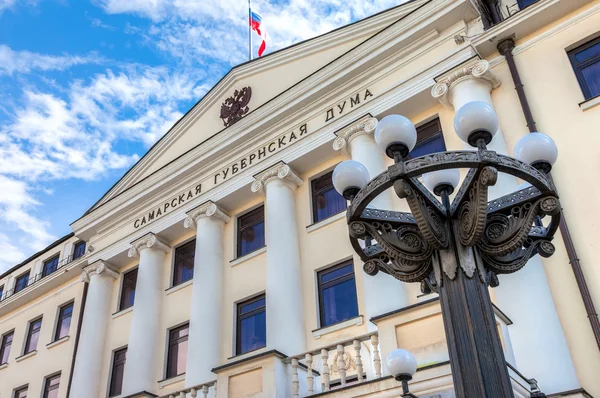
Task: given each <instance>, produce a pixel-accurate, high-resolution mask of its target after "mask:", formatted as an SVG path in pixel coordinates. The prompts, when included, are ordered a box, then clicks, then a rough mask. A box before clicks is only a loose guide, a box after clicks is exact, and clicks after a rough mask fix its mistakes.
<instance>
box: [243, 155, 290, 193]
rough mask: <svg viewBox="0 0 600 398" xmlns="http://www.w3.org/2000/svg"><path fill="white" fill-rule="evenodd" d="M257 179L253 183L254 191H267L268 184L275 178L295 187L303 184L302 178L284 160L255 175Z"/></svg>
mask: <svg viewBox="0 0 600 398" xmlns="http://www.w3.org/2000/svg"><path fill="white" fill-rule="evenodd" d="M254 178H255V179H256V181H254V182H253V183H252V187H251V189H252V192H263V193H264V192H265V190H266V187H267V185H268V184H269V183H270V182H271V181H274V180H282V181H285V182H286V183H288V185H289V186H290V187H291V188H293V189H295V188H298V187H299V186H300V185H302V178H300V177H299V176H298V174H296V173H295V172H294V171H293V170H292V168H291V167H290V166H288V165H287V164H286V163H284V162H278V163H276V164H274V165H273V166H271V167H269V168H268V169H266V170H264V171H262V172H260V173H259V174H257V175H255V176H254Z"/></svg>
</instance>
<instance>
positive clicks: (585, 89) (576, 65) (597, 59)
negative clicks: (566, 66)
mask: <svg viewBox="0 0 600 398" xmlns="http://www.w3.org/2000/svg"><path fill="white" fill-rule="evenodd" d="M597 44H600V36H597V37H595V38H592V39H590V40H588V41H586V42H584V43H582V44H580V45H578V46H577V47H575V48H572V49H570V50H567V56H568V57H569V61H570V63H571V67H572V68H573V72H574V73H575V77H576V78H577V82H578V83H579V87H580V88H581V92H582V93H583V96H584V98H585V101H589V100H591V99H594V98H597V97H600V95H595V96H592V92H591V90H590V87H589V86H588V83H587V81H586V80H585V77H584V76H583V73H582V72H581V70H582V69H584V68H586V67H588V66H591V65H594V64H597V63H600V53H599V54H597V55H595V56H593V57H591V58H589V59H586V60H585V61H582V62H579V61H577V55H578V54H579V53H580V52H582V51H585V50H587V49H588V48H591V47H593V46H595V45H597Z"/></svg>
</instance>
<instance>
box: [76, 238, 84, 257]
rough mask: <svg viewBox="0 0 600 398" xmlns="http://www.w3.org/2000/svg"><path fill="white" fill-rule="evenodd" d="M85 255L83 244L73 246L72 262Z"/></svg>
mask: <svg viewBox="0 0 600 398" xmlns="http://www.w3.org/2000/svg"><path fill="white" fill-rule="evenodd" d="M84 254H85V242H84V241H81V242H77V243H76V244H75V248H74V249H73V260H76V259H78V258H80V257H83V255H84Z"/></svg>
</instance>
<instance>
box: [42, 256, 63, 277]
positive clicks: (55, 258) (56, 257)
mask: <svg viewBox="0 0 600 398" xmlns="http://www.w3.org/2000/svg"><path fill="white" fill-rule="evenodd" d="M53 261H56V266H55V268H54V269H53V270H52V271H50V272H48V273H46V264H50V263H51V262H53ZM59 264H60V253H57V254H55V255H54V256H52V257H50V258H48V260H45V261H44V262H42V272H41V278H45V277H47V276H48V275H52V274H53V273H55V272H56V271H57V270H58V266H59Z"/></svg>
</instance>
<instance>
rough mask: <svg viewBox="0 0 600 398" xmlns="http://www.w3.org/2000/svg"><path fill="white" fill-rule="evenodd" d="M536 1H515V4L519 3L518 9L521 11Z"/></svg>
mask: <svg viewBox="0 0 600 398" xmlns="http://www.w3.org/2000/svg"><path fill="white" fill-rule="evenodd" d="M537 1H538V0H517V3H519V8H520V9H521V10H522V9H523V8H525V7H528V6H530V5H532V4H533V3H536V2H537Z"/></svg>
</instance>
